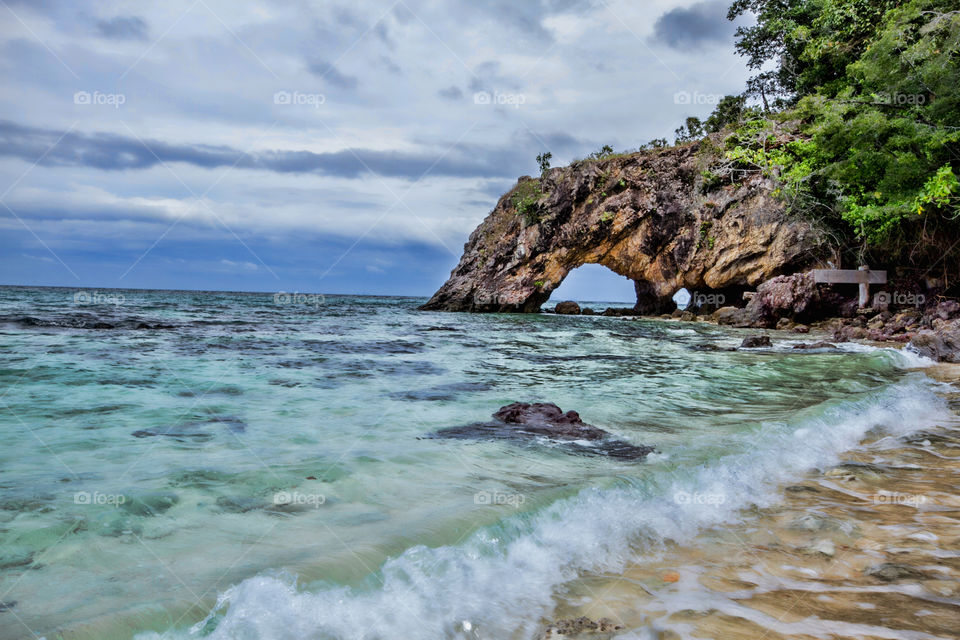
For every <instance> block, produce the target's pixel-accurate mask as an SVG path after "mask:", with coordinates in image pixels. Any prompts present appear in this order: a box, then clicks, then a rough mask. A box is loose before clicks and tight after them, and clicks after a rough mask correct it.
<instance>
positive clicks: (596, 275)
mask: <svg viewBox="0 0 960 640" xmlns="http://www.w3.org/2000/svg"><path fill="white" fill-rule="evenodd" d="M564 300H573V301H575V302H579V303H580V304H581V305H583V303H591V304H592V305H593V306H599V307H600V309H601V310H602V309H603V307H602V306H600V305H599V304H598V303H616V304H615V305H614V306H629V307H632V306H633V305H634V304H635V303H636V301H637V293H636V290H635V289H634V288H633V280H631V279H630V278H627V277H624V276H621V275H618V274H616V273H614V272H613V271H611V270H610V269H608V268H606V267H605V266H603V265H600V264H585V265H582V266H579V267H577V268H576V269H574V270H573V271H571V272H570V273H568V274H567V277H566V278H564V280H563V282H562V283H561V284H560V286H559V287H557V288H556V289H554V290H553V292H552V293H551V294H550V302H563V301H564Z"/></svg>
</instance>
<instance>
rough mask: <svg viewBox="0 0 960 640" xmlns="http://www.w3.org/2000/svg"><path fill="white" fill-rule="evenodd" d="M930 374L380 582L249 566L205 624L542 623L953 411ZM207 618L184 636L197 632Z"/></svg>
mask: <svg viewBox="0 0 960 640" xmlns="http://www.w3.org/2000/svg"><path fill="white" fill-rule="evenodd" d="M925 380H926V379H925V378H923V377H922V376H908V378H907V379H905V380H904V382H902V383H901V384H898V385H896V386H894V387H891V388H889V389H888V390H886V391H884V392H882V393H878V394H876V395H874V396H872V397H870V398H866V399H862V400H859V401H856V402H849V403H847V404H845V405H842V406H837V407H833V408H831V409H827V410H825V411H824V412H823V414H822V415H821V416H820V417H818V418H815V419H811V420H807V421H806V422H804V424H802V425H785V424H782V423H781V424H774V423H771V424H767V425H764V426H763V427H762V428H760V429H759V430H758V431H757V432H756V433H754V434H752V435H751V436H750V437H749V438H748V439H745V441H744V446H743V447H742V448H741V450H742V451H743V453H738V454H736V455H730V456H726V457H724V458H720V459H718V460H715V461H713V462H711V463H710V464H707V465H704V466H701V467H698V468H696V469H681V470H676V474H673V473H671V472H669V470H668V469H667V470H665V471H664V473H661V474H654V475H655V478H654V479H653V480H652V481H651V482H649V483H646V484H642V485H641V484H640V483H639V481H638V483H637V484H636V485H634V486H630V487H625V488H617V489H605V490H601V489H589V490H585V491H583V492H581V493H580V494H579V495H577V496H575V497H572V498H569V499H566V500H562V501H559V502H556V503H554V504H552V505H551V506H549V507H547V508H546V509H545V510H544V511H542V512H540V513H538V514H535V515H530V514H525V515H524V514H521V515H518V516H515V517H512V518H510V519H508V520H506V521H505V522H504V523H502V524H501V525H499V526H497V527H493V528H489V529H485V530H482V531H480V532H478V533H476V534H475V535H473V536H472V537H471V538H470V539H468V541H466V542H465V543H463V544H461V545H458V546H445V547H439V548H427V547H424V546H418V547H414V548H411V549H408V550H407V551H406V552H404V553H403V554H402V555H400V556H398V557H396V558H393V559H391V560H389V561H387V562H386V563H385V564H384V566H383V567H382V570H381V572H380V574H379V575H380V578H381V580H380V584H379V585H378V586H376V587H375V588H372V589H368V590H364V591H359V590H350V589H347V588H330V589H326V590H320V591H316V592H308V591H304V590H301V589H298V588H297V586H296V584H295V581H294V579H293V578H292V577H290V576H277V575H262V576H257V577H254V578H251V579H248V580H245V581H243V582H242V583H240V584H238V585H236V586H234V587H232V588H230V589H229V590H227V591H226V592H225V593H223V594H222V596H221V598H220V602H219V604H218V606H217V609H216V611H217V612H218V614H219V615H221V616H222V619H220V620H219V621H218V623H217V628H216V629H215V630H214V631H213V632H212V633H211V634H210V635H209V636H206V637H209V638H212V639H215V640H226V639H241V638H242V639H254V638H257V639H262V640H287V639H300V638H337V639H355V640H361V639H367V638H475V639H479V638H485V639H486V638H505V637H533V635H534V634H535V633H536V632H537V630H538V629H539V628H540V622H539V619H540V617H541V616H543V615H547V614H549V612H550V610H551V606H552V601H553V593H554V591H555V590H556V589H557V588H558V587H560V586H561V585H562V584H564V583H566V582H569V581H570V580H572V579H573V578H575V577H576V576H577V575H578V574H579V573H580V572H583V571H619V570H621V569H622V568H623V567H624V566H625V564H626V562H627V561H628V560H630V559H635V558H636V555H637V553H638V550H639V552H640V553H642V552H643V551H644V550H649V551H653V550H654V549H655V548H656V547H657V546H658V545H659V544H661V543H663V542H664V541H666V540H675V541H678V542H684V541H688V540H690V539H691V538H692V537H693V536H694V535H695V534H696V533H697V532H698V531H699V530H701V529H702V528H703V527H705V526H710V525H714V524H718V523H721V522H724V521H730V520H735V519H737V517H738V515H737V514H738V512H739V510H740V509H741V508H743V507H745V506H748V505H750V504H753V503H756V504H760V505H764V504H769V503H771V502H772V501H774V500H776V499H777V493H776V491H775V488H776V486H777V485H778V484H779V483H781V482H783V481H785V480H788V479H790V478H793V477H795V476H796V475H798V474H799V473H802V472H803V471H805V470H807V469H810V468H813V467H817V466H823V465H827V464H832V463H834V462H836V461H837V460H838V456H839V454H840V453H841V452H843V451H845V450H848V449H850V448H853V447H855V446H856V445H857V444H858V443H859V442H860V440H861V439H862V437H863V436H864V434H865V433H867V432H868V431H869V430H871V429H874V428H876V427H879V426H885V427H886V428H887V429H888V430H889V431H892V432H893V433H894V434H897V433H901V432H906V431H908V430H913V429H920V428H926V427H929V426H931V425H933V424H936V423H937V422H938V421H941V420H943V419H946V418H947V417H948V416H949V412H948V411H947V409H946V406H945V403H944V401H943V400H942V399H941V398H940V397H938V396H936V395H935V394H934V393H933V391H932V390H931V388H930V386H929V385H927V384H926V382H925ZM906 425H910V426H906ZM678 495H686V496H689V499H687V498H681V499H680V500H678V499H677V496H678ZM696 496H700V498H697V497H696ZM718 496H722V498H723V499H722V500H719V499H718V498H717V497H718ZM711 497H712V498H711ZM464 621H466V622H468V623H469V625H465V624H464ZM201 626H202V623H201V625H197V627H195V630H194V631H193V632H191V633H189V634H186V635H185V636H183V637H198V636H199V635H200V631H199V628H200V627H201ZM467 626H469V627H470V628H469V629H467V628H466V627H467ZM159 637H160V636H157V635H156V634H141V635H140V636H138V638H140V639H141V640H148V639H155V638H159ZM164 637H165V638H169V637H170V636H169V634H168V635H166V636H164ZM635 637H644V636H643V635H642V634H641V635H640V636H635Z"/></svg>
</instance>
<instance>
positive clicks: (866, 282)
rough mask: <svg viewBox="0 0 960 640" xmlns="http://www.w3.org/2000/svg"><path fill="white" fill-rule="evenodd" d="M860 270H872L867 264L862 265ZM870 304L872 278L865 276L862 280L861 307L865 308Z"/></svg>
mask: <svg viewBox="0 0 960 640" xmlns="http://www.w3.org/2000/svg"><path fill="white" fill-rule="evenodd" d="M859 271H870V267H868V266H867V265H861V266H860V268H859ZM869 304H870V279H869V278H864V279H863V280H862V281H861V282H860V308H861V309H863V308H865V307H867V306H869Z"/></svg>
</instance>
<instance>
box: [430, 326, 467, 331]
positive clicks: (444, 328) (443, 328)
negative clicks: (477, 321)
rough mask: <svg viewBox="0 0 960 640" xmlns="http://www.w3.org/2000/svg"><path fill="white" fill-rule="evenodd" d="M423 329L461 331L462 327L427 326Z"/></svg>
mask: <svg viewBox="0 0 960 640" xmlns="http://www.w3.org/2000/svg"><path fill="white" fill-rule="evenodd" d="M423 331H460V329H457V328H455V327H427V328H426V329H423Z"/></svg>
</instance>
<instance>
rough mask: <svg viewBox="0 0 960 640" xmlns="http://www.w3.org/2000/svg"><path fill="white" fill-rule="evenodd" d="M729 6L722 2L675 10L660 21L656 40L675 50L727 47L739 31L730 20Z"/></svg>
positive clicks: (714, 0)
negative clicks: (711, 45)
mask: <svg viewBox="0 0 960 640" xmlns="http://www.w3.org/2000/svg"><path fill="white" fill-rule="evenodd" d="M727 4H728V3H727V2H723V1H720V0H706V1H705V2H698V3H697V4H694V5H691V6H689V7H679V8H677V9H671V10H670V11H667V12H666V13H665V14H663V15H662V16H660V17H659V18H657V21H656V23H654V25H653V36H652V39H653V40H654V41H655V42H659V43H662V44H665V45H667V46H668V47H672V48H674V49H689V48H694V49H696V48H700V47H702V46H703V45H705V44H709V43H713V42H718V43H719V42H722V43H727V42H729V41H730V39H731V37H732V35H733V32H734V30H735V25H734V24H733V23H732V22H730V21H729V20H727Z"/></svg>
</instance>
